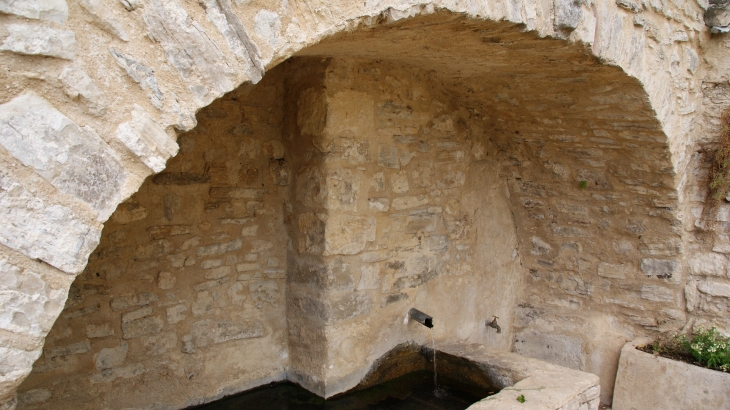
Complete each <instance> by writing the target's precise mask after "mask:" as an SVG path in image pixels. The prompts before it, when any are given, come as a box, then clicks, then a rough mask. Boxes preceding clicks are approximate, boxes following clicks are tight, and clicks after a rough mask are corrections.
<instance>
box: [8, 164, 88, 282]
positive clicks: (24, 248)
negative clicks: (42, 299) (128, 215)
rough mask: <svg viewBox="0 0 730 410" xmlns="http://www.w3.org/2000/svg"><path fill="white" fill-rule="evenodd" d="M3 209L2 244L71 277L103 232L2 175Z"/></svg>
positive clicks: (83, 263)
mask: <svg viewBox="0 0 730 410" xmlns="http://www.w3.org/2000/svg"><path fill="white" fill-rule="evenodd" d="M0 209H2V210H3V214H2V222H0V223H1V224H2V226H3V228H2V229H1V230H0V231H2V232H0V243H2V244H3V245H5V246H7V247H9V248H11V249H15V250H17V251H20V252H21V253H23V254H25V255H27V256H28V257H29V258H34V259H35V258H38V259H41V260H43V261H45V262H47V263H48V264H50V265H52V266H54V267H56V268H58V269H61V270H62V271H64V272H68V273H77V272H80V271H81V270H83V268H84V266H86V262H87V259H88V257H89V254H91V251H93V250H94V248H96V245H97V244H98V243H99V236H100V235H101V231H100V230H99V229H98V228H97V227H96V226H94V225H91V224H89V223H88V222H86V221H84V220H83V219H81V218H80V217H79V216H78V215H76V214H75V213H74V211H73V210H71V209H69V208H68V207H65V206H62V205H56V204H53V203H48V202H46V201H44V200H43V199H42V198H41V197H39V196H38V193H37V190H35V189H34V188H32V187H28V188H26V187H24V184H23V183H22V182H20V181H17V180H15V179H13V178H12V177H11V176H10V175H8V174H7V173H6V172H3V171H0Z"/></svg>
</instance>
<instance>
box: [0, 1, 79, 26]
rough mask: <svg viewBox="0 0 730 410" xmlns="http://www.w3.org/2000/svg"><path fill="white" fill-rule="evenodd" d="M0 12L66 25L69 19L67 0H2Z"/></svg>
mask: <svg viewBox="0 0 730 410" xmlns="http://www.w3.org/2000/svg"><path fill="white" fill-rule="evenodd" d="M0 12H2V13H7V14H15V15H16V16H23V17H27V18H29V19H35V20H49V21H55V22H58V23H65V22H66V20H67V19H68V5H67V4H66V1H65V0H2V1H0Z"/></svg>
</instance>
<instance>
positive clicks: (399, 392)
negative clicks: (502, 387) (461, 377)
mask: <svg viewBox="0 0 730 410" xmlns="http://www.w3.org/2000/svg"><path fill="white" fill-rule="evenodd" d="M439 389H443V390H445V391H446V393H447V394H446V395H445V397H435V396H434V385H433V372H431V371H427V370H419V371H415V372H411V373H408V374H406V375H403V376H400V377H396V378H394V379H391V380H388V381H386V382H384V383H381V384H378V385H375V386H372V387H368V388H366V389H362V390H358V391H354V392H349V393H345V394H341V395H338V396H335V397H332V398H330V399H327V400H325V399H323V398H321V397H319V396H317V395H315V394H313V393H311V392H309V391H307V390H305V389H303V388H302V387H299V386H297V385H295V384H293V383H289V382H284V383H275V384H271V385H268V386H264V387H260V388H257V389H254V390H249V391H247V392H243V393H241V394H237V395H235V396H230V397H226V398H224V399H221V400H218V401H215V402H212V403H208V404H205V405H202V406H198V407H194V409H196V410H264V409H267V410H268V409H271V410H320V409H327V410H366V409H367V410H431V409H433V410H463V409H466V408H468V407H469V406H470V405H472V404H473V403H476V402H477V401H479V400H481V399H483V398H485V397H487V396H489V395H490V394H494V391H489V390H488V389H485V388H483V387H479V386H473V385H468V384H464V383H461V382H459V381H456V380H453V379H451V378H449V377H446V376H442V375H439Z"/></svg>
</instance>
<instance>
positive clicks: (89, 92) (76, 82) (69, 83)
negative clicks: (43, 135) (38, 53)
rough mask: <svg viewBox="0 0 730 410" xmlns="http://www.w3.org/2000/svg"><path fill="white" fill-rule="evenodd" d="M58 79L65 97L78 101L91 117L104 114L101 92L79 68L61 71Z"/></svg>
mask: <svg viewBox="0 0 730 410" xmlns="http://www.w3.org/2000/svg"><path fill="white" fill-rule="evenodd" d="M58 79H59V80H60V81H61V84H63V91H64V92H65V93H66V95H67V96H68V97H69V98H70V99H72V100H76V99H78V100H79V101H80V102H81V103H82V104H83V105H84V107H85V108H86V110H87V111H88V112H89V113H90V114H91V115H95V116H101V115H104V113H106V104H105V102H104V96H103V94H102V92H101V90H99V88H98V87H97V86H96V84H94V81H93V80H92V79H91V78H90V77H89V75H88V74H86V71H84V70H83V69H82V68H81V67H78V66H75V65H69V66H68V67H66V68H64V69H63V71H62V72H61V75H60V76H58Z"/></svg>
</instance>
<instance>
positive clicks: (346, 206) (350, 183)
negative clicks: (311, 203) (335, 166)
mask: <svg viewBox="0 0 730 410" xmlns="http://www.w3.org/2000/svg"><path fill="white" fill-rule="evenodd" d="M325 187H326V189H327V196H326V199H325V203H324V207H325V208H326V209H329V210H341V211H357V194H358V191H359V190H360V176H359V175H358V174H355V173H353V172H352V171H351V170H349V169H343V170H337V171H333V172H330V173H329V174H328V175H327V178H326V179H325Z"/></svg>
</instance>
